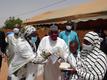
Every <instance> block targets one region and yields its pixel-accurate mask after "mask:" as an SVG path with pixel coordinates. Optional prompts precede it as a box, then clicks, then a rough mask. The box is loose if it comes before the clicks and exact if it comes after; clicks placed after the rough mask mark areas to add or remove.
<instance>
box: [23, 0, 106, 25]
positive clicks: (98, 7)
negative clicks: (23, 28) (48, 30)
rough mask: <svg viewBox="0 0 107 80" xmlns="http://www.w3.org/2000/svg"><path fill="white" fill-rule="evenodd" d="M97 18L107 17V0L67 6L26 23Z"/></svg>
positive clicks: (95, 0)
mask: <svg viewBox="0 0 107 80" xmlns="http://www.w3.org/2000/svg"><path fill="white" fill-rule="evenodd" d="M97 18H107V0H92V1H91V2H90V3H85V4H82V5H79V6H76V7H71V6H69V7H66V8H63V9H58V10H53V11H48V12H45V13H42V14H40V15H37V16H34V17H32V18H30V19H28V20H26V21H25V22H24V23H27V24H44V23H51V22H62V21H68V20H74V21H81V20H87V19H88V20H89V19H97Z"/></svg>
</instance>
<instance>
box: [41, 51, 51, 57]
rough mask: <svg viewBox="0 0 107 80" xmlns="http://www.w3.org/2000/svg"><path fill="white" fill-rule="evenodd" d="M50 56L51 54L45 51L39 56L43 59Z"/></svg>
mask: <svg viewBox="0 0 107 80" xmlns="http://www.w3.org/2000/svg"><path fill="white" fill-rule="evenodd" d="M50 55H51V53H50V52H49V51H47V50H43V51H42V54H41V56H42V57H43V58H44V59H47V58H48V57H49V56H50Z"/></svg>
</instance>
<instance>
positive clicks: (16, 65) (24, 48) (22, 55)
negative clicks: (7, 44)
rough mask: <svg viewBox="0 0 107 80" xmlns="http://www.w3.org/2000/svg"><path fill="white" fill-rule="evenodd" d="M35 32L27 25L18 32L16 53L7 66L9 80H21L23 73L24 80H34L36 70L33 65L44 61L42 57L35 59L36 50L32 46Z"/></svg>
mask: <svg viewBox="0 0 107 80" xmlns="http://www.w3.org/2000/svg"><path fill="white" fill-rule="evenodd" d="M35 31H36V29H35V28H34V27H33V26H31V25H27V26H25V27H23V28H22V29H21V31H20V32H19V38H18V40H17V43H16V46H15V47H16V49H15V50H16V51H15V54H14V57H13V58H12V61H11V62H10V65H9V77H11V79H10V80H21V79H22V77H23V75H25V73H26V76H25V80H34V78H35V75H36V71H37V69H38V68H37V66H36V64H34V63H41V62H42V61H45V59H44V58H43V57H42V56H39V57H37V55H36V48H35V47H34V45H33V44H34V42H35V41H36V40H35V37H36V35H34V33H35ZM32 37H33V40H32ZM25 67H26V68H25ZM24 72H25V73H24Z"/></svg>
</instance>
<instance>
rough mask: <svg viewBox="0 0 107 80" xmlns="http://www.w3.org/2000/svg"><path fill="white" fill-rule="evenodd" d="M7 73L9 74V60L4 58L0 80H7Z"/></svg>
mask: <svg viewBox="0 0 107 80" xmlns="http://www.w3.org/2000/svg"><path fill="white" fill-rule="evenodd" d="M7 73H8V64H7V60H6V59H5V58H3V61H2V67H1V71H0V80H7Z"/></svg>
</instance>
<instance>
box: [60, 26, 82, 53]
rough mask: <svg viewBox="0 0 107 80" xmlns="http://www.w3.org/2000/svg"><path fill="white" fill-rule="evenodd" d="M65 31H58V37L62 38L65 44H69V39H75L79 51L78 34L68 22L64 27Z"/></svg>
mask: <svg viewBox="0 0 107 80" xmlns="http://www.w3.org/2000/svg"><path fill="white" fill-rule="evenodd" d="M65 29H66V30H65V31H62V32H60V33H59V37H60V38H61V39H63V40H64V41H65V42H66V44H67V45H68V46H69V42H70V41H77V42H78V44H79V45H78V51H80V42H79V38H78V35H77V33H76V32H75V31H73V30H72V29H73V26H72V25H70V24H67V25H66V27H65Z"/></svg>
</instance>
